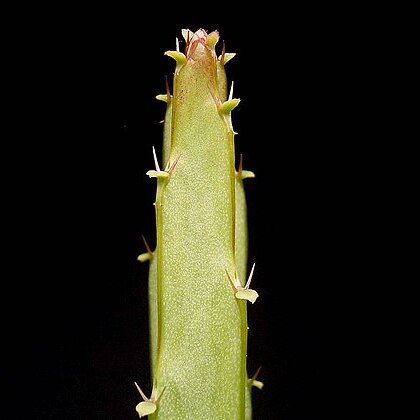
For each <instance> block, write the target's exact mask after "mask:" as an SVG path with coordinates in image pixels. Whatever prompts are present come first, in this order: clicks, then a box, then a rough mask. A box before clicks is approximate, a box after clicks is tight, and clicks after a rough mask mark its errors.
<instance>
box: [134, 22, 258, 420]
mask: <svg viewBox="0 0 420 420" xmlns="http://www.w3.org/2000/svg"><path fill="white" fill-rule="evenodd" d="M182 34H183V37H184V39H185V53H182V52H180V50H179V43H178V40H177V48H176V50H175V51H167V52H166V55H167V56H169V57H172V58H173V59H174V60H175V62H176V68H175V74H174V81H173V95H171V94H170V91H169V87H168V84H167V92H166V94H164V95H158V96H157V99H159V100H163V101H164V102H166V104H167V108H166V115H165V120H164V142H163V165H162V168H163V169H161V167H160V165H159V163H158V159H157V156H156V153H155V150H154V149H153V160H154V169H152V170H150V171H148V172H147V174H148V175H149V177H151V178H156V179H157V191H156V200H155V212H156V232H157V246H156V249H155V251H154V252H152V251H151V250H150V248H149V246H148V245H147V244H146V250H147V252H146V253H144V254H142V255H140V256H139V260H140V261H145V260H150V270H149V314H150V316H149V318H150V349H151V351H150V354H151V366H152V379H153V381H152V382H153V389H152V393H151V397H150V398H147V397H146V395H145V394H144V393H143V392H142V391H141V389H140V387H138V386H137V387H138V390H139V392H140V395H141V397H142V400H143V401H142V402H140V403H139V404H138V405H137V407H136V409H137V412H138V414H139V415H140V416H147V415H149V416H150V418H152V419H157V420H165V419H171V420H177V419H194V420H200V419H206V420H207V419H229V420H235V419H238V420H242V419H250V418H251V402H250V388H251V386H252V385H256V386H258V384H259V381H256V379H255V378H254V379H253V378H251V380H249V379H248V377H247V373H246V349H247V334H248V332H247V330H248V325H247V304H248V302H251V303H254V302H255V300H256V299H257V297H258V294H257V292H256V291H255V290H253V289H250V281H251V278H252V275H253V272H254V266H255V265H253V266H252V269H251V270H250V274H249V276H248V280H247V281H245V280H246V277H247V276H246V269H247V218H246V201H245V193H244V189H243V179H245V178H249V177H253V176H254V174H253V173H252V172H249V171H244V170H243V169H242V159H241V160H240V164H239V168H238V171H236V170H235V148H234V137H235V132H234V130H233V126H232V119H231V113H232V111H233V109H234V108H235V107H236V106H237V105H238V104H239V99H236V98H234V97H233V84H232V88H231V90H230V94H229V97H227V78H226V73H225V70H224V67H225V64H226V63H227V62H228V61H229V60H230V59H231V58H232V57H233V56H234V54H228V53H226V52H225V51H224V46H223V50H222V53H221V55H220V56H217V54H216V44H217V42H218V40H219V34H218V33H217V32H216V31H215V32H211V33H209V34H207V33H206V32H205V31H204V30H201V29H200V30H198V31H197V32H195V33H193V32H191V31H189V30H183V31H182ZM136 385H137V384H136Z"/></svg>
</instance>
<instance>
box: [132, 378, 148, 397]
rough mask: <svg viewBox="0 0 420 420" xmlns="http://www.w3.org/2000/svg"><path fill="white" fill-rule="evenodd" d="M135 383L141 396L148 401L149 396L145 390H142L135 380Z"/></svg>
mask: <svg viewBox="0 0 420 420" xmlns="http://www.w3.org/2000/svg"><path fill="white" fill-rule="evenodd" d="M134 384H135V385H136V388H137V390H138V391H139V392H140V395H141V397H142V398H143V401H148V400H149V398H147V397H146V395H145V394H144V392H143V391H142V390H141V388H140V387H139V386H138V385H137V382H134Z"/></svg>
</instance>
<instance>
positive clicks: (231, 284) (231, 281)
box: [225, 270, 238, 292]
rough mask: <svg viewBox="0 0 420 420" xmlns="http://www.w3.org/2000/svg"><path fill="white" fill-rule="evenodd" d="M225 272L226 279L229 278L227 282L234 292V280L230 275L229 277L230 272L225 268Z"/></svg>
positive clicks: (235, 289)
mask: <svg viewBox="0 0 420 420" xmlns="http://www.w3.org/2000/svg"><path fill="white" fill-rule="evenodd" d="M225 272H226V274H227V276H228V279H229V284H230V286H231V287H232V290H233V291H234V292H236V291H237V290H238V289H237V288H236V286H235V283H234V281H233V280H232V277H230V274H229V273H228V271H227V270H225Z"/></svg>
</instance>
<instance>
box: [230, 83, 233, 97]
mask: <svg viewBox="0 0 420 420" xmlns="http://www.w3.org/2000/svg"><path fill="white" fill-rule="evenodd" d="M232 99H233V80H232V83H231V85H230V92H229V101H231V100H232Z"/></svg>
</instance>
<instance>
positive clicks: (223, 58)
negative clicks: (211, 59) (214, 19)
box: [219, 40, 226, 63]
mask: <svg viewBox="0 0 420 420" xmlns="http://www.w3.org/2000/svg"><path fill="white" fill-rule="evenodd" d="M225 53H226V43H225V40H223V44H222V54H220V56H219V61H221V62H222V63H224V61H225Z"/></svg>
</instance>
